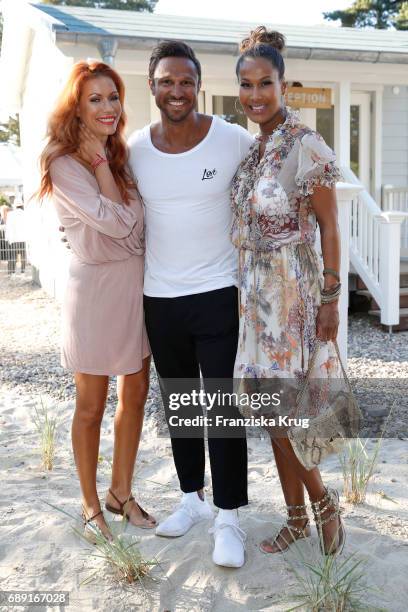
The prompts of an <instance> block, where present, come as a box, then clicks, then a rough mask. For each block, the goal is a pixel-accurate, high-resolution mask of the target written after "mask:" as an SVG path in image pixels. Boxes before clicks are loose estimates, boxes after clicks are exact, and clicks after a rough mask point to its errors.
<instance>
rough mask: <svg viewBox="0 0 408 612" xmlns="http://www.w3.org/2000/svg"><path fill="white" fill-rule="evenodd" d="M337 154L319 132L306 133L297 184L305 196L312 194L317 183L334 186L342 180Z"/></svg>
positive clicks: (301, 144) (300, 155) (301, 146)
mask: <svg viewBox="0 0 408 612" xmlns="http://www.w3.org/2000/svg"><path fill="white" fill-rule="evenodd" d="M335 160H336V156H335V154H334V153H333V151H332V150H331V148H330V147H329V146H327V144H326V143H325V142H324V140H323V138H322V137H321V136H320V134H318V133H317V132H310V133H308V134H305V135H304V136H303V138H302V140H301V141H300V146H299V157H298V169H297V173H296V177H295V181H296V185H297V186H298V187H299V190H300V193H301V194H302V195H304V196H308V195H311V194H312V193H313V191H314V187H315V186H316V185H319V186H323V187H333V185H335V184H336V182H337V181H339V180H341V174H340V170H339V169H338V167H337V166H336V165H335Z"/></svg>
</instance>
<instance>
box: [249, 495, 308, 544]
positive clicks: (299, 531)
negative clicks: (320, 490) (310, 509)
mask: <svg viewBox="0 0 408 612" xmlns="http://www.w3.org/2000/svg"><path fill="white" fill-rule="evenodd" d="M286 509H287V513H288V518H287V520H286V523H283V525H282V526H281V527H280V529H279V531H278V533H277V534H276V536H275V537H274V538H269V539H266V540H263V541H262V542H261V543H260V545H259V548H260V550H261V551H262V552H263V553H266V554H272V555H273V554H276V553H282V552H284V551H285V550H287V549H288V548H289V546H290V545H291V544H293V543H294V542H296V540H302V539H304V538H308V537H310V535H311V530H310V520H309V517H308V515H307V513H306V506H305V505H304V504H301V505H299V506H286ZM299 510H301V511H303V512H304V514H297V512H298V511H299ZM290 511H292V512H293V511H294V512H295V514H290ZM299 520H304V521H305V523H304V525H303V527H297V526H296V525H291V524H290V523H291V522H293V521H299ZM284 529H287V530H288V532H289V535H290V537H291V540H292V541H287V540H286V539H285V538H284V537H283V535H282V531H283V530H284ZM279 538H281V539H283V541H284V542H285V544H286V546H285V547H284V548H282V546H281V545H280V544H279V542H278V540H279ZM265 545H267V546H270V547H272V546H275V545H276V546H277V547H278V550H277V551H275V553H274V552H272V551H270V550H265Z"/></svg>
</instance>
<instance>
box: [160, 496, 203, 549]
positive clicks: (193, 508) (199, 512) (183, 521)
mask: <svg viewBox="0 0 408 612" xmlns="http://www.w3.org/2000/svg"><path fill="white" fill-rule="evenodd" d="M213 516H214V513H213V511H212V510H211V508H210V505H209V503H208V501H207V500H206V499H205V497H204V500H201V499H200V497H199V495H198V493H196V492H194V493H183V497H182V500H181V502H180V503H179V504H178V505H177V506H176V509H175V510H174V512H173V513H172V514H170V516H168V517H167V518H166V519H165V520H164V521H163V522H162V523H160V524H159V525H158V526H157V527H156V535H159V536H165V537H168V538H176V537H178V536H182V535H184V534H185V533H187V531H188V530H189V529H191V527H192V526H193V525H195V524H196V523H199V522H200V521H204V520H206V519H211V518H213Z"/></svg>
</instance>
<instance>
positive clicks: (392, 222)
mask: <svg viewBox="0 0 408 612" xmlns="http://www.w3.org/2000/svg"><path fill="white" fill-rule="evenodd" d="M341 171H342V173H343V176H344V178H345V179H346V180H347V181H348V182H350V183H354V184H355V185H360V187H362V190H361V191H360V193H359V194H358V195H357V196H356V197H354V198H353V199H352V203H351V214H350V248H349V253H350V261H351V263H352V264H353V267H354V268H355V270H356V272H357V274H358V275H359V276H360V277H361V279H362V280H363V282H364V284H365V285H366V287H367V289H368V290H369V291H370V293H371V295H372V296H373V298H374V299H375V301H376V302H377V304H378V305H379V307H380V310H381V323H383V324H384V325H398V323H399V283H400V258H401V249H400V242H401V224H402V223H403V221H404V220H405V218H406V217H408V212H404V211H402V212H401V211H397V210H391V211H383V210H381V208H380V207H379V206H378V204H377V203H376V201H375V200H374V199H373V198H372V197H371V195H370V194H369V193H368V191H367V190H366V189H365V188H364V187H363V186H362V185H361V183H360V181H359V180H358V178H357V177H356V175H355V174H354V172H353V171H352V170H350V168H345V167H343V168H342V169H341Z"/></svg>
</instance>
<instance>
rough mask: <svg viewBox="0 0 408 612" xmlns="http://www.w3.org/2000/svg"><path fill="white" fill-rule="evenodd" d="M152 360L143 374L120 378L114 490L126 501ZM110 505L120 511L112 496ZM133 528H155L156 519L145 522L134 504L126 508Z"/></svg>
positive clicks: (145, 360)
mask: <svg viewBox="0 0 408 612" xmlns="http://www.w3.org/2000/svg"><path fill="white" fill-rule="evenodd" d="M149 373H150V357H147V358H146V359H144V360H143V366H142V369H141V370H140V372H136V373H135V374H129V375H127V376H119V377H118V406H117V409H116V414H115V444H114V450H113V465H112V483H111V487H110V488H111V489H112V491H113V493H114V494H115V495H116V497H117V498H118V499H119V500H120V501H121V502H123V501H125V500H126V499H127V498H128V497H129V496H130V492H131V488H132V479H133V471H134V467H135V461H136V455H137V450H138V447H139V441H140V435H141V432H142V427H143V417H144V406H145V403H146V399H147V393H148V390H149ZM106 501H107V502H108V503H109V504H110V505H111V506H113V507H114V508H118V507H119V505H118V503H117V501H116V500H115V498H114V497H113V496H112V495H111V494H110V493H109V492H108V493H107V497H106ZM126 511H127V512H128V513H129V515H130V522H131V523H133V524H139V525H140V524H143V523H146V526H150V525H154V524H155V521H154V519H151V520H148V521H143V516H142V513H141V511H140V509H139V508H138V506H137V504H136V503H135V502H134V501H132V502H129V503H128V504H127V505H126Z"/></svg>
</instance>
